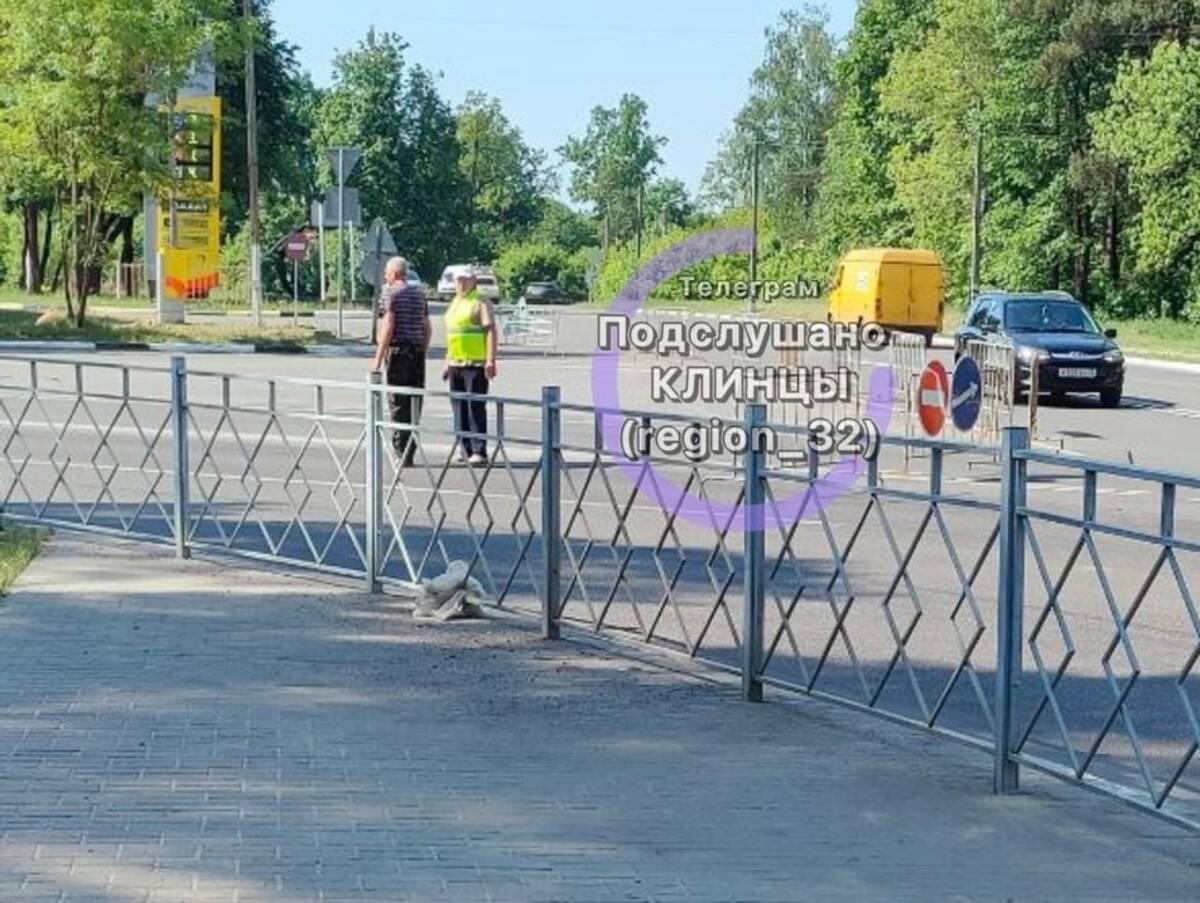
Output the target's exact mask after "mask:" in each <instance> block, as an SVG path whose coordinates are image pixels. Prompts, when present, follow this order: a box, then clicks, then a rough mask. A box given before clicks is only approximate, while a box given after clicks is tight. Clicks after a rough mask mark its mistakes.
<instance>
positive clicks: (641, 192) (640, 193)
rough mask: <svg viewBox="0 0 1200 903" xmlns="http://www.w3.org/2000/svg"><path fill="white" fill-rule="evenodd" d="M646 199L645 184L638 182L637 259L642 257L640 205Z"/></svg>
mask: <svg viewBox="0 0 1200 903" xmlns="http://www.w3.org/2000/svg"><path fill="white" fill-rule="evenodd" d="M645 199H646V185H645V183H644V182H641V181H639V182H638V188H637V259H638V260H641V259H642V205H643V204H644V203H645Z"/></svg>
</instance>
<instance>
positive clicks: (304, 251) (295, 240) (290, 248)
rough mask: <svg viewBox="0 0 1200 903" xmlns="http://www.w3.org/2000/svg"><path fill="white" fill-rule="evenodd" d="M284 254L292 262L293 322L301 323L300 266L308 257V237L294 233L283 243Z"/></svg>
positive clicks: (300, 233) (301, 233)
mask: <svg viewBox="0 0 1200 903" xmlns="http://www.w3.org/2000/svg"><path fill="white" fill-rule="evenodd" d="M283 253H284V256H285V257H287V259H288V260H290V261H291V262H292V322H293V323H295V324H297V325H299V323H300V264H301V263H303V262H304V260H305V258H306V257H308V236H307V235H305V234H304V233H303V232H293V233H292V234H291V235H289V236H288V237H287V238H286V239H284V241H283Z"/></svg>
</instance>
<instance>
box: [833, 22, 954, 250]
mask: <svg viewBox="0 0 1200 903" xmlns="http://www.w3.org/2000/svg"><path fill="white" fill-rule="evenodd" d="M932 7H933V0H862V3H860V4H859V7H858V12H857V14H856V16H855V20H854V28H853V29H852V30H851V32H850V36H849V39H848V42H847V46H846V49H845V51H844V52H843V53H842V54H841V55H840V56H839V57H838V59H837V61H836V63H835V64H834V93H835V97H836V108H835V113H834V120H833V123H832V125H831V127H830V130H829V133H828V136H827V141H826V147H825V154H824V156H823V158H822V160H821V177H820V182H819V185H818V189H817V204H816V210H815V214H814V217H815V220H816V234H815V242H816V247H817V249H818V250H819V253H820V256H821V259H822V261H823V264H824V266H823V269H826V270H828V269H830V267H831V266H832V263H833V262H834V261H835V260H836V259H837V258H838V257H839V256H840V255H841V254H843V253H844V252H845V251H847V250H849V249H851V248H854V247H863V246H867V247H870V246H875V245H894V244H902V243H904V242H905V241H906V240H908V237H909V235H910V231H911V230H910V225H909V221H908V218H907V216H906V215H905V212H904V209H903V207H902V206H901V205H900V204H899V203H898V202H897V200H896V197H895V194H896V188H895V184H894V183H893V181H892V179H891V176H890V173H889V170H888V165H887V164H888V158H889V156H890V154H891V152H892V148H894V147H895V146H896V145H897V144H899V143H900V141H901V140H902V135H903V130H902V127H901V125H900V124H899V123H898V122H897V121H896V120H895V118H894V117H891V116H888V115H887V114H886V113H885V112H884V111H883V110H882V109H881V108H880V103H879V89H880V84H881V82H882V81H883V79H884V77H885V76H886V75H887V73H888V70H889V69H890V67H891V64H892V59H893V58H894V57H895V55H896V53H897V52H898V51H899V50H901V49H903V48H911V47H916V46H920V43H921V41H922V40H923V36H924V33H925V31H926V30H927V29H928V28H929V26H930V23H931V20H932Z"/></svg>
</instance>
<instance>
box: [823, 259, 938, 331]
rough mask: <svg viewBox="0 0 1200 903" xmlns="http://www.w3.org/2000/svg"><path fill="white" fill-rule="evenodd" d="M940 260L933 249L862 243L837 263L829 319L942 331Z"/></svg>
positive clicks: (904, 329) (905, 329)
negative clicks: (883, 246)
mask: <svg viewBox="0 0 1200 903" xmlns="http://www.w3.org/2000/svg"><path fill="white" fill-rule="evenodd" d="M943 282H944V280H943V278H942V261H941V258H939V257H938V255H937V254H936V253H935V252H933V251H921V250H912V249H909V248H864V249H861V250H857V251H850V252H849V253H848V254H846V256H845V257H843V258H842V260H841V262H840V263H839V264H838V268H837V272H836V274H835V275H834V278H833V287H832V288H831V289H830V292H829V319H830V320H832V321H833V322H837V323H879V324H880V325H881V326H886V327H887V328H888V329H894V330H897V331H899V332H915V333H917V334H918V335H923V336H924V337H925V345H926V347H929V346H930V345H932V344H933V337H934V336H935V335H936V334H937V333H939V332H941V330H942V318H943V316H944V314H945V310H946V294H945V289H944V288H943Z"/></svg>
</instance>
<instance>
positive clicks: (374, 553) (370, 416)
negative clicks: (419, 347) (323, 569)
mask: <svg viewBox="0 0 1200 903" xmlns="http://www.w3.org/2000/svg"><path fill="white" fill-rule="evenodd" d="M382 385H383V374H382V373H378V372H376V373H372V374H371V376H370V382H369V384H368V385H367V443H366V444H367V486H366V494H367V499H366V502H367V541H366V553H367V554H366V558H367V560H366V562H365V564H366V572H367V573H366V578H367V592H368V593H377V592H379V590H380V584H379V522H380V518H381V517H382V516H383V442H382V441H381V438H380V435H379V422H380V419H381V418H380V414H381V409H382V407H383V405H382V401H383V393H382V391H381V389H380V387H381V386H382Z"/></svg>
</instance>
